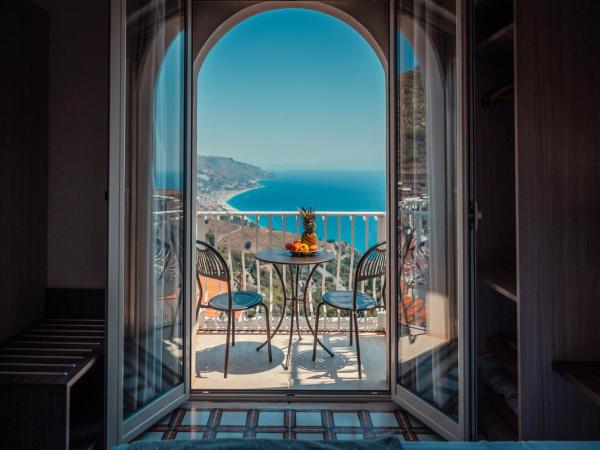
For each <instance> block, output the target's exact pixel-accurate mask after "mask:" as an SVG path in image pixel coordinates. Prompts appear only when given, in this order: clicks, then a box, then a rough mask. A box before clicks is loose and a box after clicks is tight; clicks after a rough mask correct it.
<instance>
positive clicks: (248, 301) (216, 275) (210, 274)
mask: <svg viewBox="0 0 600 450" xmlns="http://www.w3.org/2000/svg"><path fill="white" fill-rule="evenodd" d="M200 277H206V278H212V279H215V280H219V281H224V282H225V283H227V292H224V293H222V294H218V295H215V296H214V297H212V298H211V299H210V300H209V301H208V304H207V305H202V304H201V303H202V284H201V282H200ZM196 282H197V283H198V290H199V294H200V295H199V299H198V305H197V307H196V320H197V319H198V313H199V312H200V308H202V307H208V308H212V309H215V310H217V311H221V312H224V313H225V314H226V315H227V340H226V344H225V370H224V377H225V378H227V367H228V362H229V338H230V336H231V346H232V347H233V346H235V316H234V313H236V312H238V311H246V310H248V309H252V308H256V307H262V308H264V310H265V318H266V322H267V343H268V348H269V362H273V356H272V353H271V328H270V325H269V309H268V308H267V305H265V304H264V303H263V297H262V295H260V294H259V293H257V292H251V291H236V292H232V290H231V276H230V273H229V267H227V263H226V262H225V260H224V259H223V257H222V256H221V254H220V253H219V252H218V251H217V249H216V248H214V247H213V246H212V245H210V244H208V243H206V242H203V241H196Z"/></svg>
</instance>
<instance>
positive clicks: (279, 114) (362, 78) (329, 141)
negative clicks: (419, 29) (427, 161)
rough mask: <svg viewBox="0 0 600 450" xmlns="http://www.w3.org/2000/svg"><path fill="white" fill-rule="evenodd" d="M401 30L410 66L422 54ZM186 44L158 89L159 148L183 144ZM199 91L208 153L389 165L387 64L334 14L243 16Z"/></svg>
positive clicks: (202, 144)
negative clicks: (180, 95)
mask: <svg viewBox="0 0 600 450" xmlns="http://www.w3.org/2000/svg"><path fill="white" fill-rule="evenodd" d="M399 37H400V43H399V44H400V45H399V50H400V48H402V50H403V51H401V52H400V51H399V56H401V58H400V64H401V66H402V67H403V70H410V69H412V68H413V67H414V65H415V64H416V62H415V60H414V55H413V54H412V51H411V49H410V46H409V45H408V43H407V42H406V40H405V39H404V38H403V37H402V36H401V35H400V36H399ZM182 50H183V48H182V39H181V38H177V39H176V40H175V41H174V43H173V44H172V45H171V47H170V49H169V51H168V53H167V55H166V57H165V61H164V64H163V68H162V69H161V74H160V75H159V81H158V87H157V97H159V98H163V99H164V101H162V102H161V103H159V104H157V109H156V126H157V128H158V135H160V136H162V138H161V139H160V141H161V142H162V143H161V144H160V145H161V146H162V145H166V146H168V147H170V148H173V147H180V145H181V143H180V141H179V139H178V138H177V136H176V135H175V133H173V132H170V131H169V129H170V128H174V129H178V125H179V124H180V120H181V116H180V113H181V108H180V105H178V104H177V103H176V102H174V101H173V100H170V99H174V97H175V96H173V95H170V94H171V93H175V94H176V93H177V90H178V89H180V87H179V84H180V80H181V71H180V67H179V64H176V63H173V61H175V60H177V59H178V57H179V55H181V54H182V53H181V52H182ZM197 93H198V109H197V111H198V116H197V118H196V120H197V130H198V151H199V153H200V154H204V155H221V156H229V157H233V158H234V159H237V160H239V161H244V162H248V163H251V164H256V165H258V166H260V167H263V168H266V169H278V168H286V169H290V168H298V169H306V168H324V169H332V168H336V167H337V168H344V169H347V168H380V169H383V168H384V167H385V142H386V106H385V74H384V69H383V67H382V65H381V62H380V61H379V59H378V58H377V56H376V54H375V52H374V51H373V50H372V48H371V47H370V46H369V44H368V43H367V42H366V41H365V39H364V38H363V37H362V36H361V35H360V34H358V32H356V31H355V30H354V29H353V28H351V27H350V26H349V25H347V24H346V23H344V22H342V21H340V20H339V19H337V18H334V17H332V16H329V15H326V14H323V13H319V12H316V11H310V10H305V9H280V10H274V11H270V12H265V13H261V14H258V15H256V16H252V17H250V18H248V19H246V20H244V21H243V22H241V23H240V24H238V25H237V26H235V27H234V28H232V29H231V30H230V31H228V32H227V33H226V34H225V35H224V36H223V37H222V38H221V39H220V40H219V41H218V42H217V44H216V45H215V46H214V47H213V48H212V50H211V51H210V52H209V54H208V56H207V58H206V60H205V61H204V64H203V65H202V68H201V70H200V74H199V77H198V84H197ZM159 153H164V150H163V151H161V152H159ZM170 153H173V152H172V151H170ZM167 164H168V163H167ZM168 165H170V164H168Z"/></svg>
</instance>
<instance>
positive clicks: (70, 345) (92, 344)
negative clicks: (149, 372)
mask: <svg viewBox="0 0 600 450" xmlns="http://www.w3.org/2000/svg"><path fill="white" fill-rule="evenodd" d="M104 339H105V323H104V320H100V319H66V318H54V319H53V318H47V319H44V320H42V321H41V322H40V323H39V324H37V325H36V326H34V327H32V328H30V329H28V330H26V331H24V332H22V333H21V334H19V335H18V336H16V337H14V338H13V339H11V340H9V341H7V342H5V343H4V344H2V346H1V347H0V420H1V421H2V429H3V430H4V431H3V432H2V433H1V434H2V436H0V439H1V441H0V446H2V447H3V448H23V449H25V448H35V449H53V450H55V449H68V448H70V437H71V436H70V434H71V431H72V429H71V425H72V424H71V422H77V421H78V419H79V418H80V417H82V416H85V415H86V414H85V407H83V409H84V411H77V412H76V416H77V417H73V415H74V414H73V412H72V402H73V397H74V396H73V388H74V386H75V385H76V383H78V382H79V381H80V380H81V379H82V377H84V375H85V374H86V373H88V372H89V371H90V370H91V369H92V368H93V367H94V366H95V365H96V364H97V362H98V361H99V360H103V357H104ZM97 371H99V372H100V373H99V374H98V375H97V377H98V376H99V377H102V376H103V373H102V372H103V370H101V369H98V370H97ZM91 386H96V387H97V383H96V384H91ZM101 386H102V385H101ZM96 387H94V388H93V390H95V389H96ZM87 391H89V389H87ZM87 395H89V392H83V393H82V395H80V397H81V396H87ZM93 397H94V396H90V400H91V399H92V398H93ZM101 398H102V394H101V395H100V399H101ZM80 403H84V404H85V399H84V400H83V401H80ZM88 406H89V407H90V408H92V409H96V408H97V407H98V405H94V404H88ZM100 408H101V409H103V405H100ZM80 409H82V408H80ZM72 419H73V420H72Z"/></svg>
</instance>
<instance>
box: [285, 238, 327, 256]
mask: <svg viewBox="0 0 600 450" xmlns="http://www.w3.org/2000/svg"><path fill="white" fill-rule="evenodd" d="M285 249H286V250H287V251H289V252H290V254H291V255H292V256H315V255H316V254H317V253H319V251H320V250H321V249H320V248H318V247H317V245H313V246H312V247H309V246H308V245H307V244H303V243H302V242H301V241H294V242H288V243H287V244H285Z"/></svg>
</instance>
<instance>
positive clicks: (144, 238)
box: [109, 0, 189, 443]
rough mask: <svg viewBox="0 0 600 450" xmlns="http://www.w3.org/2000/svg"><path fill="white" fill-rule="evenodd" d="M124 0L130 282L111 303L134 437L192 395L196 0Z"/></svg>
mask: <svg viewBox="0 0 600 450" xmlns="http://www.w3.org/2000/svg"><path fill="white" fill-rule="evenodd" d="M114 4H119V6H120V7H121V16H120V18H122V19H123V21H122V22H120V23H119V24H118V25H119V26H120V30H121V45H120V52H121V54H122V53H123V52H124V57H123V55H122V57H121V62H122V65H121V73H120V86H119V87H120V89H121V90H120V92H119V98H121V99H122V100H121V102H124V103H122V108H123V109H122V111H121V114H122V121H121V124H120V125H121V129H122V130H123V131H122V139H123V140H122V142H121V145H120V149H119V153H120V158H119V163H118V167H119V170H120V174H121V176H120V179H119V180H118V184H120V190H118V189H117V188H116V187H114V185H113V184H114V183H113V181H114V180H113V179H111V195H112V194H113V193H115V192H119V195H114V196H111V198H114V199H115V202H116V201H117V200H116V199H117V198H119V203H120V205H119V208H118V211H116V212H114V210H113V212H114V215H115V216H117V217H118V218H119V220H120V223H121V224H122V228H121V230H120V235H119V237H120V239H119V242H122V253H120V254H119V255H118V256H117V257H116V258H113V259H111V264H113V265H114V264H116V265H117V267H122V269H121V270H122V275H121V276H122V278H120V279H121V280H122V281H121V282H120V284H119V300H118V301H116V300H115V299H114V298H113V299H111V300H112V301H111V302H110V303H111V305H115V303H118V306H112V307H116V308H117V309H118V315H116V316H115V317H118V319H117V321H113V325H112V328H111V329H109V334H111V333H117V334H118V338H117V339H116V344H117V345H118V347H119V354H118V357H117V359H118V361H116V362H115V367H116V369H115V373H119V377H118V380H116V382H115V384H116V386H115V387H116V389H115V390H116V391H118V392H120V395H119V397H118V401H117V402H116V405H117V406H116V407H115V409H116V410H117V411H116V413H117V414H118V418H119V419H118V420H117V421H116V422H117V423H116V427H117V431H116V433H115V434H116V436H117V440H118V441H128V440H130V439H132V438H134V437H135V436H136V435H138V434H139V433H141V432H142V431H144V429H146V428H147V427H148V426H150V425H151V424H152V423H153V422H154V421H155V420H156V419H158V418H160V416H161V415H164V414H165V413H167V412H168V411H169V410H170V409H173V408H174V407H176V406H177V405H178V404H179V403H181V402H182V401H183V400H185V398H186V397H185V396H186V392H185V376H186V373H185V370H186V368H187V366H188V364H187V360H188V359H189V358H186V344H187V342H186V340H187V338H186V336H187V335H186V329H187V323H186V320H185V319H186V317H187V312H186V311H187V307H186V306H187V303H188V301H187V297H188V292H187V291H188V288H187V287H186V283H185V281H186V280H187V277H186V275H185V274H186V270H185V268H186V258H189V255H187V254H186V253H187V252H188V249H187V248H188V239H189V237H188V236H187V234H186V233H187V231H188V229H189V227H188V226H186V223H187V220H188V219H187V216H188V214H189V208H188V207H187V205H188V204H189V196H188V192H187V189H188V185H189V182H188V181H187V176H186V169H187V160H186V154H187V153H188V151H187V146H188V142H189V141H188V140H187V139H186V133H187V130H188V126H187V123H186V118H187V115H188V112H187V106H186V105H187V100H186V95H187V94H186V93H187V89H186V83H187V82H188V77H187V76H186V70H187V67H189V65H188V64H187V57H186V54H187V53H186V48H187V43H186V41H185V39H186V37H185V32H184V30H185V28H186V4H187V2H186V1H185V0H158V1H153V2H146V1H131V0H130V1H122V2H117V1H114V2H113V5H114ZM113 19H114V16H113ZM114 26H115V24H114V23H113V27H114ZM113 29H114V28H113ZM113 51H116V49H115V48H114V46H113ZM113 81H114V79H113ZM112 157H115V156H114V155H112ZM111 164H112V163H111ZM112 169H113V166H112V165H111V170H112ZM113 207H114V204H113ZM113 238H114V236H113ZM111 242H116V240H115V239H111ZM115 260H116V261H115ZM117 270H118V269H117ZM111 273H114V272H111ZM119 275H120V274H118V273H117V276H116V277H115V279H116V278H117V277H118V276H119ZM109 286H110V282H109ZM109 326H110V325H109ZM115 328H117V330H116V331H115V330H114V329H115ZM113 342H115V341H113ZM114 353H116V351H115V352H114ZM114 353H113V354H114ZM109 367H110V363H109ZM109 389H110V386H109ZM109 404H111V402H109ZM110 413H112V411H111V412H110ZM109 422H110V421H109ZM109 443H110V439H109Z"/></svg>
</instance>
